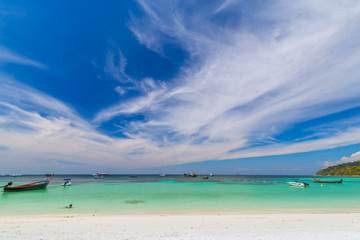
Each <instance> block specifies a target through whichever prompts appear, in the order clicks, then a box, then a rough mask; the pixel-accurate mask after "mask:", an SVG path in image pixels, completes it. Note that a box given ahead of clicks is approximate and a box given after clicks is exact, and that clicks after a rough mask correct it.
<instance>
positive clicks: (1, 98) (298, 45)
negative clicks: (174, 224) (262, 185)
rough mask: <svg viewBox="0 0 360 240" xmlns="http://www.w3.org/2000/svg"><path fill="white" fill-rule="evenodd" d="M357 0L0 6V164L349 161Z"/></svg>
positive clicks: (270, 165)
mask: <svg viewBox="0 0 360 240" xmlns="http://www.w3.org/2000/svg"><path fill="white" fill-rule="evenodd" d="M359 39H360V2H359V1H356V0H354V1H351V0H349V1H337V0H333V1H331V0H330V1H328V0H326V1H325V0H318V1H310V0H303V1H300V0H295V1H285V0H284V1H282V0H272V1H270V0H269V1H257V0H243V1H240V0H221V1H219V0H214V1H202V0H199V1H190V0H189V1H173V0H158V1H145V0H135V1H115V0H114V1H107V3H106V4H105V3H103V2H101V1H85V0H83V1H81V0H79V1H69V0H65V1H45V0H39V1H36V2H30V1H26V0H19V1H10V0H4V1H1V3H0V166H1V167H0V174H9V173H23V174H26V173H28V174H29V173H46V172H55V173H84V174H87V173H94V172H100V171H106V172H110V173H114V174H115V173H125V174H126V173H158V172H159V171H160V169H161V168H162V167H163V169H165V172H166V173H180V174H181V173H183V172H190V171H195V172H197V173H210V172H213V173H215V174H216V173H219V174H220V173H222V174H285V175H290V174H292V175H297V174H310V175H311V174H314V173H316V171H318V170H320V169H322V168H324V167H327V166H331V165H335V164H339V163H343V162H350V161H356V160H360V121H359V120H360V94H359V89H360V67H359V65H360V41H359Z"/></svg>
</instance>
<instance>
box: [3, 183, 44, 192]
mask: <svg viewBox="0 0 360 240" xmlns="http://www.w3.org/2000/svg"><path fill="white" fill-rule="evenodd" d="M49 183H50V181H48V182H44V181H40V182H34V183H30V184H25V185H20V186H15V187H4V192H19V191H28V190H38V189H43V188H46V187H47V185H48V184H49Z"/></svg>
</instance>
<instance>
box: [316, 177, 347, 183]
mask: <svg viewBox="0 0 360 240" xmlns="http://www.w3.org/2000/svg"><path fill="white" fill-rule="evenodd" d="M313 182H316V183H342V179H340V180H339V181H328V180H320V179H315V178H314V179H313Z"/></svg>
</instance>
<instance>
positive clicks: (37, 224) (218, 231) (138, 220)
mask: <svg viewBox="0 0 360 240" xmlns="http://www.w3.org/2000/svg"><path fill="white" fill-rule="evenodd" d="M0 226H1V227H0V235H1V236H2V239H4V240H7V239H30V240H31V239H45V238H46V237H48V236H51V237H52V238H54V237H55V238H56V239H60V240H61V239H64V240H65V239H78V240H79V239H80V240H81V239H84V240H85V239H98V238H99V236H100V238H101V239H108V240H111V239H114V240H115V239H134V240H137V239H139V240H140V239H189V238H194V239H302V240H307V239H309V240H310V239H324V240H325V239H326V240H329V239H351V240H352V239H354V240H355V239H358V236H359V234H360V213H338V214H333V213H318V214H316V213H302V214H301V213H297V214H293V213H288V214H284V213H282V214H238V213H233V214H174V215H169V214H154V215H148V214H143V215H132V214H131V215H104V216H97V215H95V216H84V215H81V216H79V215H73V214H70V213H69V214H63V215H61V216H60V215H59V216H48V217H44V216H37V217H10V216H1V217H0ZM99 234H100V235H99Z"/></svg>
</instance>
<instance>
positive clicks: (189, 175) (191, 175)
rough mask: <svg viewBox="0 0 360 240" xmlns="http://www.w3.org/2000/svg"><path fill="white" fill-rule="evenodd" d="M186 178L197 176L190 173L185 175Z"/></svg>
mask: <svg viewBox="0 0 360 240" xmlns="http://www.w3.org/2000/svg"><path fill="white" fill-rule="evenodd" d="M184 177H197V175H196V174H195V173H193V172H192V173H190V174H188V173H184Z"/></svg>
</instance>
